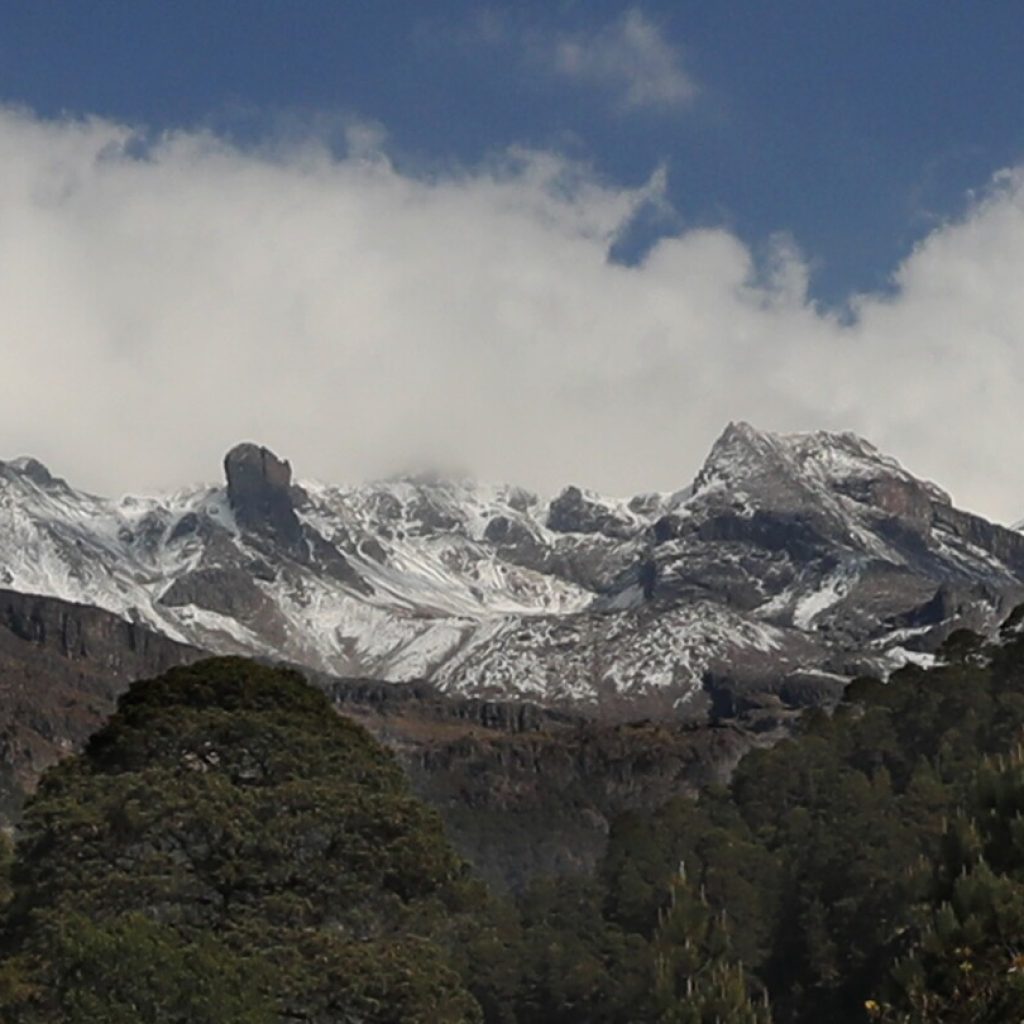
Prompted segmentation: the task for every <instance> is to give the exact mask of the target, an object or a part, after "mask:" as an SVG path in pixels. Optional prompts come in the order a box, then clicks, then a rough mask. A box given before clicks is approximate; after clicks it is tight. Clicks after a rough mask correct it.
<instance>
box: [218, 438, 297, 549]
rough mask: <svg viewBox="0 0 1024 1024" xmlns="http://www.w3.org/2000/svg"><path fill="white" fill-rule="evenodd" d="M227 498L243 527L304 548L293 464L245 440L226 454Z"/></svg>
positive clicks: (295, 547) (286, 543) (285, 544)
mask: <svg viewBox="0 0 1024 1024" xmlns="http://www.w3.org/2000/svg"><path fill="white" fill-rule="evenodd" d="M224 474H225V476H226V478H227V485H228V501H229V502H230V504H231V508H232V511H233V512H234V514H235V520H236V522H237V523H238V525H239V526H240V527H241V528H242V529H243V530H248V531H251V532H253V533H261V534H264V535H267V536H269V537H272V538H273V539H274V540H276V541H278V542H279V543H281V544H282V545H284V546H285V547H286V548H289V549H291V550H292V551H294V552H300V551H302V550H303V548H304V542H303V531H302V524H301V523H300V522H299V519H298V516H297V515H296V514H295V507H294V505H293V504H292V497H291V490H290V488H291V482H292V468H291V466H290V465H289V463H288V461H287V460H284V459H279V458H278V457H277V456H276V455H275V454H274V453H273V452H272V451H270V450H269V449H268V448H264V447H262V446H261V445H256V444H251V443H243V444H239V445H236V446H235V447H234V448H232V449H231V451H229V452H228V453H227V455H225V456H224Z"/></svg>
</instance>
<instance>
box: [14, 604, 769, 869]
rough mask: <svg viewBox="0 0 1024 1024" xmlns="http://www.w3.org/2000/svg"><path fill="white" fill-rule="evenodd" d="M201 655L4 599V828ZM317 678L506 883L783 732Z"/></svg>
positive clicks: (578, 853) (725, 771) (463, 846)
mask: <svg viewBox="0 0 1024 1024" xmlns="http://www.w3.org/2000/svg"><path fill="white" fill-rule="evenodd" d="M203 656H204V655H203V652H201V651H197V650H196V649H194V648H191V647H186V646H183V645H181V644H179V643H176V642H175V641H173V640H169V639H167V638H165V637H162V636H160V635H159V634H157V633H154V632H152V631H151V630H148V629H146V628H145V627H143V626H140V625H138V624H137V623H131V622H127V621H125V620H124V619H122V618H119V617H118V616H116V615H114V614H113V613H111V612H106V611H102V610H100V609H98V608H91V607H88V606H85V605H76V604H71V603H68V602H65V601H60V600H58V599H56V598H51V597H39V596H33V595H26V594H19V593H16V592H13V591H0V827H3V828H5V829H6V828H8V827H10V826H12V825H13V826H17V825H18V824H19V823H20V820H21V811H22V804H23V800H24V797H25V796H26V795H28V794H29V793H32V792H34V791H35V788H36V786H37V784H38V782H39V778H40V776H41V774H42V772H43V771H44V770H45V769H47V768H49V767H50V766H51V765H53V764H55V763H56V762H57V761H58V760H61V759H62V758H64V757H66V756H68V755H69V754H72V753H76V752H80V751H81V750H82V749H83V748H84V747H85V746H86V741H87V740H88V739H89V737H90V736H91V735H93V734H94V733H95V732H97V731H98V730H99V729H100V728H101V727H102V726H104V725H105V724H106V722H107V721H108V719H109V718H110V717H111V715H113V714H114V712H115V709H116V701H117V699H118V697H120V696H121V695H122V694H123V693H124V692H125V691H126V690H127V689H128V685H129V683H130V682H132V681H134V680H137V679H147V678H151V677H153V676H157V675H160V674H161V673H162V672H164V671H165V670H166V669H167V668H169V667H173V666H176V665H181V664H188V663H191V662H194V661H196V660H197V659H199V658H201V657H203ZM306 674H307V677H308V678H309V679H310V681H311V682H313V683H314V684H315V685H317V686H318V687H319V688H320V689H321V690H322V691H323V692H324V693H325V694H326V695H327V697H328V698H329V700H330V701H331V703H332V704H333V706H334V707H336V708H337V709H338V710H339V711H340V712H341V713H342V714H343V715H344V716H345V717H346V718H349V719H353V720H355V721H356V722H358V723H359V724H361V725H363V726H364V727H365V728H366V729H367V731H368V732H369V733H371V734H372V735H373V736H374V737H375V738H376V739H377V740H379V741H380V742H381V743H383V744H384V745H385V746H386V747H388V748H389V749H390V750H392V751H393V752H394V754H395V755H396V757H397V760H398V763H399V764H400V765H401V767H402V768H403V769H404V771H405V773H406V776H407V777H408V780H409V784H410V786H411V788H412V790H413V791H414V792H415V793H416V795H417V796H419V797H420V798H421V799H423V800H425V801H426V802H427V803H429V804H431V805H432V806H434V807H435V808H436V809H437V810H438V811H439V812H440V814H441V816H442V818H443V819H444V823H445V826H446V829H447V832H448V834H449V836H450V837H451V839H452V842H453V843H454V844H455V846H456V848H457V849H458V850H459V852H460V854H461V855H462V856H464V857H466V858H467V859H469V860H470V861H471V862H472V863H473V864H474V865H475V867H476V869H477V871H478V872H479V873H480V875H481V876H482V877H484V878H486V879H487V880H488V881H490V882H492V883H495V884H497V885H499V886H501V887H506V886H511V887H519V886H521V885H523V883H525V882H526V881H527V880H529V879H530V878H531V877H533V876H535V875H537V874H545V875H547V874H551V873H565V872H579V871H586V870H589V869H591V868H593V867H594V865H595V864H596V863H597V860H598V858H599V857H600V855H601V853H602V852H603V850H604V847H605V843H606V840H607V836H608V830H609V828H610V827H611V823H612V821H613V820H614V819H615V817H616V816H617V815H618V814H620V813H622V812H624V811H633V810H638V809H645V810H653V809H654V808H656V807H657V806H659V805H660V804H661V803H663V802H664V801H665V800H667V799H669V798H670V797H672V796H677V795H679V794H680V793H687V794H695V793H696V792H697V791H698V790H699V789H700V788H702V787H703V786H705V785H707V784H708V783H710V782H715V781H717V782H721V781H724V780H725V779H726V778H727V777H728V775H729V773H730V772H731V770H732V769H733V768H734V767H735V765H736V763H737V762H738V760H739V759H740V757H741V756H742V755H743V754H744V753H746V752H747V751H748V750H750V749H751V748H753V747H756V746H763V745H766V744H767V743H769V742H771V740H772V739H773V738H777V736H778V735H779V734H780V733H779V731H776V732H772V731H765V729H764V728H763V723H762V727H761V728H759V729H758V730H756V731H754V730H751V729H747V728H744V726H743V725H742V724H741V723H738V722H735V723H734V722H722V723H720V724H714V725H701V724H698V723H688V722H673V723H660V722H642V723H615V722H610V723H604V722H600V721H594V720H593V719H591V718H588V717H587V716H586V715H583V714H576V713H572V712H570V711H565V710H558V709H548V708H542V707H540V706H538V705H536V704H530V703H526V702H522V701H518V702H512V701H509V702H497V701H488V700H483V699H480V698H471V697H460V696H458V695H449V694H443V693H440V692H439V691H438V690H437V689H436V688H435V687H433V686H431V685H430V684H429V683H422V682H420V683H387V682H380V681H376V680H360V679H337V678H334V677H331V676H325V675H322V674H319V673H315V672H311V671H308V670H307V673H306Z"/></svg>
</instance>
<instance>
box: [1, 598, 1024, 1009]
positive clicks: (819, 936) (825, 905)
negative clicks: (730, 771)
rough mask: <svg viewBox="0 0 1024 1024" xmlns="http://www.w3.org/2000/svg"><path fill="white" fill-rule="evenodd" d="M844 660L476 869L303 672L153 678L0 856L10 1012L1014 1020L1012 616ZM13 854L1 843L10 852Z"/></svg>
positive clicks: (42, 796) (1020, 989) (1019, 697)
mask: <svg viewBox="0 0 1024 1024" xmlns="http://www.w3.org/2000/svg"><path fill="white" fill-rule="evenodd" d="M1021 618H1022V616H1021V615H1020V614H1015V615H1014V616H1013V617H1011V619H1010V620H1009V621H1008V623H1007V624H1006V626H1005V627H1004V630H1003V635H1002V637H1001V640H1000V642H999V643H997V644H992V645H985V644H983V643H982V642H981V640H980V638H978V637H975V636H973V635H972V634H967V633H959V634H954V636H953V637H951V638H950V641H949V642H948V643H947V646H946V649H945V651H944V661H943V664H942V665H941V666H940V667H937V668H934V669H931V670H924V669H919V668H906V669H903V670H901V671H900V672H898V673H897V674H896V675H895V676H894V677H893V678H892V679H891V680H890V682H889V683H887V684H882V683H880V682H877V681H874V680H868V679H864V680H858V681H856V682H855V683H853V684H851V685H850V687H848V690H847V695H846V699H845V701H844V702H843V704H842V705H841V706H840V707H839V708H838V709H837V711H836V712H835V714H834V715H832V716H828V715H825V714H823V713H811V714H808V715H806V716H805V718H804V719H803V723H802V728H801V732H800V735H798V736H797V737H795V738H794V739H792V740H790V741H787V742H785V743H782V744H780V745H778V746H776V747H774V748H773V749H771V750H766V751H760V752H756V753H754V754H751V755H748V756H747V757H746V758H745V759H744V760H743V762H742V763H741V764H740V766H739V768H738V770H737V772H736V774H735V775H734V777H733V780H732V782H731V784H730V785H729V786H728V787H722V788H719V789H716V790H712V791H709V792H707V793H705V795H704V796H703V797H702V798H701V799H700V800H699V801H696V802H694V801H688V800H679V801H674V802H672V803H670V804H668V805H666V806H664V807H663V808H661V809H660V810H658V811H657V812H655V813H653V814H633V815H628V816H625V817H623V818H622V819H620V820H619V821H618V822H616V824H615V826H614V828H613V830H612V833H611V835H610V837H609V844H608V850H607V853H606V855H605V857H604V859H603V861H602V863H601V865H600V868H599V870H598V872H597V873H596V875H595V876H594V877H592V878H571V879H549V880H542V881H538V882H536V883H535V884H534V885H532V886H531V887H530V888H529V889H528V890H527V891H526V892H525V893H524V894H522V895H521V896H520V897H519V898H518V899H517V900H515V901H514V902H513V901H510V900H508V899H505V898H502V897H497V896H495V895H493V894H490V893H488V892H487V891H486V889H485V888H484V887H483V886H482V885H480V884H479V883H478V882H476V881H475V880H474V879H473V877H472V875H471V873H470V872H469V871H468V869H467V868H466V866H465V865H463V864H462V863H460V861H459V859H458V858H457V857H456V856H455V854H454V853H453V852H452V850H451V848H450V847H449V845H448V843H447V841H446V840H445V837H444V835H443V832H442V829H441V827H440V824H439V821H438V819H437V817H436V815H435V814H434V812H432V811H431V810H429V809H427V808H425V807H424V806H423V805H422V804H420V803H419V802H417V801H416V800H414V799H413V798H412V797H411V796H410V795H409V793H408V790H407V787H406V784H405V781H404V779H403V777H402V775H401V773H400V771H399V770H398V768H397V767H396V765H395V763H394V761H393V759H392V758H391V757H390V755H389V754H387V753H386V752H385V751H383V750H382V749H381V748H380V747H379V746H378V745H377V744H376V743H374V742H373V741H372V740H371V739H370V737H369V736H368V735H367V734H366V733H365V732H364V731H363V730H361V729H359V728H358V727H356V726H355V725H353V724H352V723H350V722H348V721H346V720H345V719H343V718H340V717H339V716H338V715H336V714H335V713H334V711H333V710H332V708H331V706H330V705H329V703H328V702H327V701H326V699H325V698H324V697H323V696H322V695H321V694H320V693H319V692H318V691H315V690H313V689H311V688H309V687H308V686H306V685H305V683H303V682H302V680H301V679H300V677H298V676H297V675H295V674H293V673H290V672H286V671H280V670H274V669H268V668H265V667H261V666H257V665H254V664H253V663H250V662H246V661H243V660H241V659H217V660H213V661H209V662H204V663H200V664H199V665H196V666H192V667H189V668H185V669H176V670H174V671H172V672H170V673H168V674H167V675H166V676H164V677H161V678H160V679H158V680H153V681H149V682H145V683H140V684H136V685H135V686H134V687H133V688H132V690H131V691H130V692H129V693H128V694H127V695H126V696H125V697H124V698H122V701H121V704H120V707H119V711H118V713H117V715H116V716H115V717H114V718H113V719H112V721H111V722H110V724H109V725H108V726H107V727H106V728H105V729H104V730H103V731H102V732H101V733H99V734H98V735H97V736H96V737H94V739H93V740H92V742H91V743H90V745H89V747H88V749H87V750H86V752H85V753H84V754H83V755H82V756H80V757H77V758H72V759H69V760H68V761H66V762H64V763H63V764H62V765H60V766H58V767H57V768H56V769H54V770H52V771H51V772H49V773H48V774H47V776H46V777H45V779H44V782H43V784H42V786H41V787H40V790H39V792H38V794H37V795H36V796H35V797H34V798H33V800H32V801H30V803H29V805H28V807H27V809H26V814H25V818H24V823H23V827H22V829H21V832H20V833H19V839H18V843H17V846H16V849H15V851H14V856H13V859H11V858H6V855H5V857H4V858H0V859H2V860H4V863H5V865H6V867H5V871H4V875H5V879H4V881H3V883H2V884H0V901H3V903H4V910H3V913H2V918H0V926H2V932H0V943H2V947H0V948H2V953H3V960H2V963H0V1013H2V1014H4V1017H3V1019H4V1020H10V1021H18V1022H25V1024H51V1022H57V1021H62V1022H65V1021H66V1022H70V1024H99V1022H104V1024H121V1022H124V1024H128V1022H132V1024H135V1022H149V1021H153V1022H181V1024H184V1022H189V1024H206V1022H208V1024H213V1022H217V1024H253V1022H285V1021H304V1022H310V1024H328V1022H331V1024H334V1022H339V1024H340V1022H344V1024H364V1022H365V1024H392V1022H393V1024H417V1022H422V1024H445V1022H453V1024H454V1022H481V1021H486V1022H487V1024H714V1022H720V1024H768V1022H775V1024H783V1022H786V1024H789V1022H792V1024H811V1022H815V1024H817V1022H820V1021H829V1022H836V1024H845V1022H862V1021H872V1020H875V1021H885V1022H897V1021H899V1022H921V1024H924V1022H935V1024H939V1022H942V1024H960V1022H963V1024H967V1022H971V1024H984V1022H992V1024H997V1022H999V1024H1005V1022H1007V1021H1012V1020H1020V1019H1024V752H1022V748H1021V742H1022V740H1024V635H1022V634H1021V633H1020V632H1019V626H1020V621H1021ZM8 861H9V863H7V862H8Z"/></svg>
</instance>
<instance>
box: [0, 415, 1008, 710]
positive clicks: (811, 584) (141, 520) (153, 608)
mask: <svg viewBox="0 0 1024 1024" xmlns="http://www.w3.org/2000/svg"><path fill="white" fill-rule="evenodd" d="M225 475H226V484H225V485H223V486H197V487H192V488H188V489H185V490H182V491H179V492H177V493H174V494H168V495H161V496H157V497H125V498H122V499H120V500H116V501H114V500H108V499H105V498H99V497H95V496H93V495H90V494H86V493H83V492H81V491H78V490H75V489H74V488H73V487H71V486H69V485H68V484H67V483H66V482H65V481H63V480H61V479H58V478H56V477H54V476H52V475H51V474H50V473H49V471H48V470H47V469H46V468H45V467H43V466H42V465H41V464H40V463H38V462H36V461H35V460H32V459H17V460H14V461H11V462H7V463H0V587H5V588H7V589H11V590H17V591H22V592H26V593H38V594H46V595H50V596H54V597H59V598H63V599H65V600H71V601H76V602H79V603H83V604H89V605H94V606H98V607H100V608H104V609H107V610H109V611H113V612H115V613H117V614H119V615H121V616H123V617H125V618H129V619H132V620H135V621H139V622H143V623H145V624H146V625H148V626H150V627H152V628H154V629H156V630H157V631H159V632H161V633H163V634H165V635H167V636H169V637H172V638H174V639H177V640H181V641H186V642H188V643H190V644H193V645H196V646H198V647H201V648H204V649H208V650H211V651H217V652H242V653H252V654H259V655H266V656H272V657H282V658H286V659H288V660H291V661H294V662H298V663H301V664H305V665H308V666H310V667H312V668H315V669H317V670H320V671H324V672H330V673H332V674H336V675H361V676H370V677H377V678H387V679H393V680H410V679H414V678H426V679H430V680H432V681H433V682H434V683H435V684H437V685H438V686H439V687H440V688H442V689H444V690H448V691H454V692H463V693H471V694H476V695H483V696H503V697H507V696H525V697H528V698H529V699H531V700H535V701H538V702H540V703H549V704H551V703H556V704H557V703H563V702H573V703H574V704H578V705H580V706H590V707H602V708H606V709H609V710H614V709H616V708H620V707H626V708H630V709H632V710H634V711H635V710H636V708H637V707H638V706H641V705H643V706H646V707H647V708H649V709H650V710H657V711H666V712H667V711H676V712H679V711H683V712H687V713H689V712H692V713H695V714H696V713H700V712H702V711H704V710H705V709H706V708H707V706H708V702H709V700H710V699H711V698H710V697H709V696H708V694H709V693H712V694H713V693H714V692H715V691H716V689H717V690H718V691H721V690H722V688H723V687H725V688H726V689H728V690H729V692H730V693H733V694H735V693H736V692H737V691H742V690H751V689H752V690H755V691H766V690H770V691H771V692H773V693H775V694H781V695H782V696H783V698H784V699H788V698H787V697H786V695H787V693H793V692H796V691H798V690H799V691H800V692H801V693H802V694H803V696H804V698H806V695H807V693H809V692H811V691H814V689H815V688H818V689H819V690H821V691H825V692H827V691H828V690H829V687H830V686H831V687H832V688H833V689H834V687H835V686H836V685H837V684H838V683H839V682H841V681H842V680H843V679H845V678H848V677H850V676H851V675H853V674H856V673H857V672H859V671H864V670H870V671H876V672H878V671H885V670H886V669H888V668H892V667H894V666H895V665H898V664H900V663H901V662H903V661H906V660H908V659H927V658H928V657H929V652H930V651H932V650H934V648H935V647H936V646H937V644H938V643H939V642H940V641H941V639H942V638H943V637H944V636H945V635H946V633H948V632H949V630H950V629H951V628H953V627H954V626H955V625H957V624H967V625H970V626H973V627H975V628H985V627H987V626H988V625H990V624H991V623H992V622H994V621H995V620H996V619H997V618H999V617H1000V616H1001V615H1005V613H1006V612H1007V611H1008V610H1009V607H1010V606H1012V604H1014V603H1015V602H1016V601H1017V600H1018V599H1019V598H1020V597H1021V596H1022V595H1024V536H1021V535H1020V534H1018V533H1016V532H1014V531H1011V530H1007V529H1004V528H1002V527H998V526H994V525H992V524H990V523H988V522H986V521H985V520H982V519H979V518H978V517H975V516H971V515H969V514H967V513H964V512H961V511H959V510H957V509H955V508H953V506H952V504H951V503H950V500H949V498H948V496H947V495H946V494H945V493H944V492H942V491H941V490H940V489H939V488H937V487H935V486H934V485H933V484H929V483H925V482H922V481H920V480H917V479H916V478H915V477H913V476H912V475H910V474H909V473H907V472H906V471H905V470H904V469H902V468H901V467H900V466H899V465H898V464H897V463H896V462H895V461H893V460H892V459H889V458H887V457H885V456H883V455H882V454H880V453H879V452H878V451H877V450H876V449H874V448H873V447H872V446H871V445H870V444H868V443H867V442H865V441H863V440H861V439H860V438H857V437H854V436H853V435H849V434H842V435H835V434H825V433H815V434H798V435H773V434H768V433H763V432H759V431H757V430H754V429H753V428H752V427H750V426H748V425H746V424H731V425H730V426H729V427H728V428H727V429H726V431H725V433H724V434H723V435H722V437H721V438H720V439H719V440H718V441H717V442H716V444H715V445H714V447H713V449H712V451H711V453H710V454H709V456H708V459H707V460H706V462H705V464H704V466H703V467H702V468H701V470H700V472H699V473H698V475H697V477H696V479H695V480H694V481H693V483H692V485H691V486H689V487H686V488H684V489H682V490H680V491H678V492H677V493H675V494H651V495H640V496H637V497H634V498H633V499H631V500H628V501H622V500H613V499H608V498H604V497H601V496H599V495H595V494H593V493H590V492H587V491H582V490H580V489H579V488H576V487H568V488H566V489H565V490H564V491H562V493H561V494H559V495H558V496H557V497H555V498H553V499H550V500H545V499H542V498H540V497H539V496H537V495H535V494H532V493H530V492H528V491H525V490H523V489H521V488H517V487H510V486H484V485H480V484H476V483H473V482H470V481H455V480H445V479H436V478H426V477H421V478H406V479H400V480H389V481H384V482H379V483H374V484H367V485H363V486H359V487H339V486H332V485H326V484H321V483H313V482H299V483H295V482H293V481H292V478H291V469H290V466H289V465H288V463H287V462H284V461H282V460H279V459H278V458H277V457H276V456H274V455H273V454H272V453H271V452H269V451H268V450H267V449H265V448H260V447H257V446H255V445H251V444H243V445H239V446H238V447H236V448H234V449H233V450H232V451H231V452H229V453H228V455H227V457H226V458H225ZM787 688H788V689H787Z"/></svg>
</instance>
